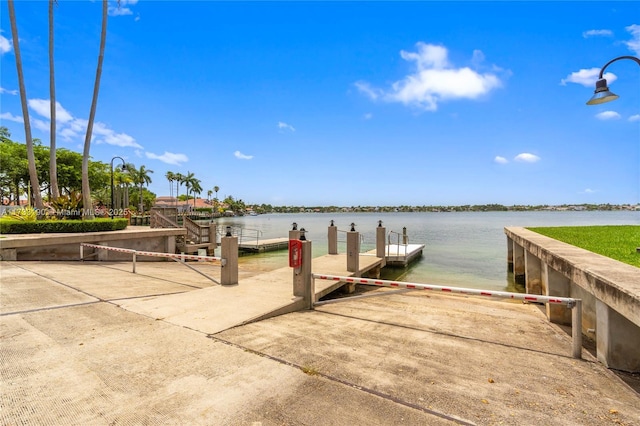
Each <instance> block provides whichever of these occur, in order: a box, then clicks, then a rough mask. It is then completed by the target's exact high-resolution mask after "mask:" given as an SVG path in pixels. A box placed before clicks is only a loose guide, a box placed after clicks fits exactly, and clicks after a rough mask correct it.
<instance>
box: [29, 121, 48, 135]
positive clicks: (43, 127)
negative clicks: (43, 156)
mask: <svg viewBox="0 0 640 426" xmlns="http://www.w3.org/2000/svg"><path fill="white" fill-rule="evenodd" d="M49 123H50V121H44V120H40V119H39V118H31V124H32V125H33V127H35V128H36V129H38V130H40V131H41V132H48V131H50V130H51V125H50V124H49Z"/></svg>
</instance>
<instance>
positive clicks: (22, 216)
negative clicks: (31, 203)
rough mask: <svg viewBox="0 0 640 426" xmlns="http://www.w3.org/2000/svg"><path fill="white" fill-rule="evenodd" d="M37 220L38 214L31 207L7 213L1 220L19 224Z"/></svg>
mask: <svg viewBox="0 0 640 426" xmlns="http://www.w3.org/2000/svg"><path fill="white" fill-rule="evenodd" d="M37 218H38V212H37V211H36V209H34V208H33V207H21V208H19V209H15V210H11V211H10V212H7V214H5V215H4V216H3V217H2V219H3V220H16V221H20V222H35V221H36V219H37Z"/></svg>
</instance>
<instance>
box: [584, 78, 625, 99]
mask: <svg viewBox="0 0 640 426" xmlns="http://www.w3.org/2000/svg"><path fill="white" fill-rule="evenodd" d="M618 98H619V96H618V95H616V94H615V93H613V92H611V91H610V90H609V87H607V80H606V79H605V78H601V79H600V80H598V81H596V90H595V92H594V94H593V96H592V97H591V99H589V100H588V101H587V105H598V104H603V103H605V102H610V101H615V100H616V99H618Z"/></svg>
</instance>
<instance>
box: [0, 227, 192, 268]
mask: <svg viewBox="0 0 640 426" xmlns="http://www.w3.org/2000/svg"><path fill="white" fill-rule="evenodd" d="M186 232H187V231H186V230H185V229H182V228H180V229H150V228H148V227H136V226H129V227H127V229H124V230H121V231H108V232H84V233H74V234H21V235H7V234H5V235H3V238H0V260H79V259H80V243H90V244H99V245H105V246H110V247H120V248H127V249H133V250H141V251H154V252H162V253H175V252H176V237H178V236H183V235H186ZM91 252H92V250H91V249H85V257H86V256H87V255H88V254H90V253H91ZM96 253H97V254H96V255H95V256H94V257H93V258H89V259H91V260H104V261H130V260H131V254H128V253H118V252H114V251H107V250H97V251H96ZM138 260H139V261H156V262H157V261H164V260H166V259H162V258H154V257H146V256H140V257H139V258H138Z"/></svg>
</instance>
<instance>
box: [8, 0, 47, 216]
mask: <svg viewBox="0 0 640 426" xmlns="http://www.w3.org/2000/svg"><path fill="white" fill-rule="evenodd" d="M8 3H9V20H10V21H11V37H13V50H14V51H15V55H16V69H17V71H18V85H19V86H20V104H21V105H22V118H23V119H24V137H25V139H26V144H27V161H28V163H29V181H30V182H31V187H32V188H33V199H34V204H35V207H36V209H39V210H42V208H43V205H42V196H41V195H40V183H39V182H38V172H37V170H36V158H35V155H34V154H33V139H32V137H31V122H30V121H29V109H28V108H27V91H26V89H25V87H24V75H23V73H22V56H21V55H20V43H19V41H18V40H19V38H18V26H17V25H16V11H15V8H14V5H13V0H9V2H8Z"/></svg>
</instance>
